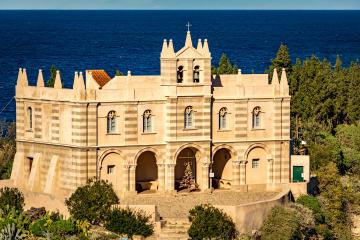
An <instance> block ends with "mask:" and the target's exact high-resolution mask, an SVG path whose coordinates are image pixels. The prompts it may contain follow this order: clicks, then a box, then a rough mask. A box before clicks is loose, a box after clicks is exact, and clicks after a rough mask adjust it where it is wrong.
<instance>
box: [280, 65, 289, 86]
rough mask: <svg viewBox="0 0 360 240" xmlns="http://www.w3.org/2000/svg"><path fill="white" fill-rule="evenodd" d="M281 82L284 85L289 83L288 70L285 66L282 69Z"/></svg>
mask: <svg viewBox="0 0 360 240" xmlns="http://www.w3.org/2000/svg"><path fill="white" fill-rule="evenodd" d="M281 84H282V85H285V84H286V85H288V80H287V77H286V71H285V68H283V69H282V71H281Z"/></svg>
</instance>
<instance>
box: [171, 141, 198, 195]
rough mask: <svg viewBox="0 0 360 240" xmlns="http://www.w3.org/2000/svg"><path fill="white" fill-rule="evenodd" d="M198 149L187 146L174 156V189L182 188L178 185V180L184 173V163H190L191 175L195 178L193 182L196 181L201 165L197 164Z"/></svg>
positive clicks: (179, 180)
mask: <svg viewBox="0 0 360 240" xmlns="http://www.w3.org/2000/svg"><path fill="white" fill-rule="evenodd" d="M198 157H199V150H197V149H196V148H193V147H187V148H185V149H183V150H181V152H180V153H179V154H178V156H177V158H176V165H175V189H176V190H178V191H179V190H182V188H181V187H180V182H181V180H182V179H183V177H184V175H185V168H186V165H185V164H186V163H190V164H191V171H192V176H193V177H194V179H195V182H196V183H198V178H199V177H198V176H201V174H200V171H201V167H199V166H198V164H199V162H200V161H199V159H197V158H198Z"/></svg>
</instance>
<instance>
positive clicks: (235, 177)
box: [231, 161, 240, 188]
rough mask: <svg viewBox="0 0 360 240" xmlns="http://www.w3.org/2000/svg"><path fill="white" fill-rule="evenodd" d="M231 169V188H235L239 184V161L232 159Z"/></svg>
mask: <svg viewBox="0 0 360 240" xmlns="http://www.w3.org/2000/svg"><path fill="white" fill-rule="evenodd" d="M232 164H233V171H232V184H231V186H232V187H233V188H236V187H238V186H239V185H240V161H232Z"/></svg>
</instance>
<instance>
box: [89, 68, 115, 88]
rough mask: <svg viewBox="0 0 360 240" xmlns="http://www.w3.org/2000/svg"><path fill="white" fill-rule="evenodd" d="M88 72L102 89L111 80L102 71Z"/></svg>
mask: <svg viewBox="0 0 360 240" xmlns="http://www.w3.org/2000/svg"><path fill="white" fill-rule="evenodd" d="M88 71H89V72H91V75H92V77H93V78H94V80H95V81H96V82H97V84H99V86H100V87H103V86H104V85H105V84H107V83H108V82H109V81H110V80H111V77H110V76H109V75H108V74H107V72H105V70H103V69H100V70H88Z"/></svg>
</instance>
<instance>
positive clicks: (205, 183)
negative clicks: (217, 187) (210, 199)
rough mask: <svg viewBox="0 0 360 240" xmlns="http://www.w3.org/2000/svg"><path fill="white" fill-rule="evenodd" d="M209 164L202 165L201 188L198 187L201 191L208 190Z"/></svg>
mask: <svg viewBox="0 0 360 240" xmlns="http://www.w3.org/2000/svg"><path fill="white" fill-rule="evenodd" d="M209 166H210V163H209V162H203V163H202V179H201V180H202V181H201V183H202V186H199V187H200V189H201V190H202V191H206V190H208V189H209Z"/></svg>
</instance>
